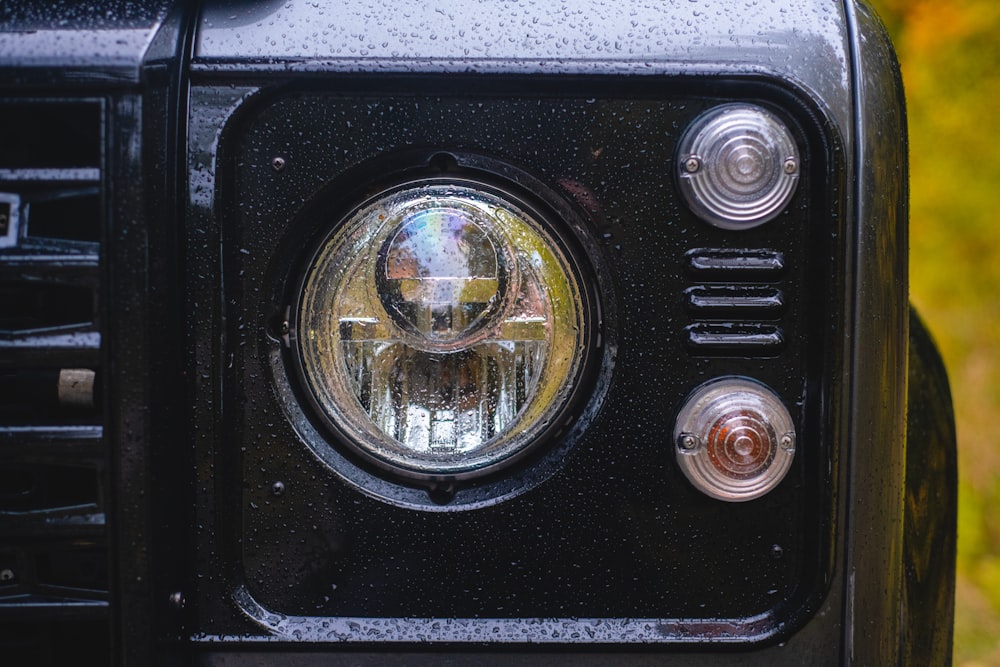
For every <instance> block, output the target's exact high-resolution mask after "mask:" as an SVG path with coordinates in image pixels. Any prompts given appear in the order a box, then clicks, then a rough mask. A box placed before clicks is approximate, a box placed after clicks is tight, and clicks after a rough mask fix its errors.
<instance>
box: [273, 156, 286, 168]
mask: <svg viewBox="0 0 1000 667" xmlns="http://www.w3.org/2000/svg"><path fill="white" fill-rule="evenodd" d="M271 168H272V169H274V170H275V171H281V170H282V169H284V168H285V158H283V157H281V156H280V155H279V156H277V157H275V158H274V159H272V160H271Z"/></svg>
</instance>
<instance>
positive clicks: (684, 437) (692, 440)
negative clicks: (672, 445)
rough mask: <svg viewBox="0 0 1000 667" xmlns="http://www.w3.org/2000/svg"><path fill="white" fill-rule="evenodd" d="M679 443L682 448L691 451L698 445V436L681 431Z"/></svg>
mask: <svg viewBox="0 0 1000 667" xmlns="http://www.w3.org/2000/svg"><path fill="white" fill-rule="evenodd" d="M677 444H678V445H679V446H680V448H681V449H683V450H686V451H691V450H693V449H696V448H697V447H698V438H696V437H695V436H693V435H691V434H690V433H681V436H680V438H678V441H677Z"/></svg>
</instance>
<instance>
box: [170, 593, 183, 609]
mask: <svg viewBox="0 0 1000 667" xmlns="http://www.w3.org/2000/svg"><path fill="white" fill-rule="evenodd" d="M168 600H169V602H170V606H171V607H173V608H174V609H183V608H184V604H185V602H186V601H185V600H184V594H183V593H181V592H180V591H174V592H173V593H171V594H170V597H169V598H168Z"/></svg>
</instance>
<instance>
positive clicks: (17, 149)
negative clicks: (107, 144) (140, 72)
mask: <svg viewBox="0 0 1000 667" xmlns="http://www.w3.org/2000/svg"><path fill="white" fill-rule="evenodd" d="M101 135H102V132H101V107H100V105H99V104H96V103H94V102H90V101H77V102H59V103H52V102H49V101H26V102H5V103H4V104H3V105H2V106H0V147H2V148H0V167H3V168H6V169H14V170H18V169H73V168H80V167H91V168H97V167H99V165H100V163H101V153H102V151H101V143H102V136H101Z"/></svg>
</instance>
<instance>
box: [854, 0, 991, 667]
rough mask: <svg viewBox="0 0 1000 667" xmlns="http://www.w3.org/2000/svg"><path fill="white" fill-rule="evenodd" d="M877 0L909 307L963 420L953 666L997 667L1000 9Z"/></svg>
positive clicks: (980, 3) (943, 1)
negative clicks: (902, 124)
mask: <svg viewBox="0 0 1000 667" xmlns="http://www.w3.org/2000/svg"><path fill="white" fill-rule="evenodd" d="M870 1H871V2H872V4H873V5H874V6H875V8H876V9H877V10H878V12H879V14H880V15H881V16H882V18H883V20H884V21H885V23H886V26H887V28H888V29H889V33H890V34H891V36H892V39H893V42H894V43H895V45H896V50H897V52H898V54H899V60H900V63H901V66H902V69H903V81H904V84H905V86H906V95H907V101H908V108H909V124H910V298H911V300H912V301H913V302H914V303H915V304H916V306H917V309H918V310H919V311H920V313H921V315H922V316H923V317H924V319H925V321H926V323H927V325H928V327H929V328H930V329H931V332H932V333H933V334H934V337H935V338H936V339H937V342H938V345H939V346H940V348H941V352H942V354H943V355H944V358H945V364H946V365H947V367H948V373H949V376H950V378H951V387H952V394H953V398H954V401H955V415H956V419H957V422H958V457H959V517H958V531H959V534H958V591H957V596H956V597H957V600H956V603H957V604H956V614H955V615H956V619H955V665H957V666H959V667H980V666H990V667H993V666H997V667H1000V438H998V437H997V435H996V434H997V433H998V432H1000V428H998V427H1000V1H998V0H870Z"/></svg>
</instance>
